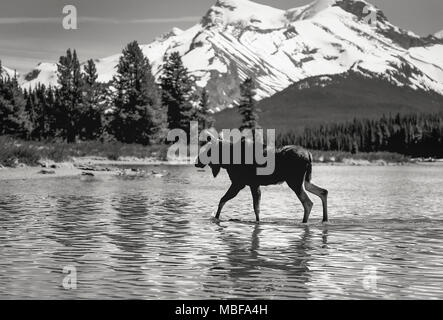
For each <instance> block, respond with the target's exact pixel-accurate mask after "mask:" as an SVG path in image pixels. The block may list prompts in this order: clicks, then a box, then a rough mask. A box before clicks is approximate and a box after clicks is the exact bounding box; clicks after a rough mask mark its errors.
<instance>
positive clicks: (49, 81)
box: [20, 62, 57, 89]
mask: <svg viewBox="0 0 443 320" xmlns="http://www.w3.org/2000/svg"><path fill="white" fill-rule="evenodd" d="M39 83H41V84H44V85H45V86H53V87H54V86H57V64H56V63H43V62H40V63H39V64H38V65H37V67H35V69H33V70H32V71H31V72H29V73H27V74H26V75H22V76H21V77H20V84H21V86H22V87H23V88H24V89H27V88H29V87H31V88H34V87H35V86H36V85H37V84H39Z"/></svg>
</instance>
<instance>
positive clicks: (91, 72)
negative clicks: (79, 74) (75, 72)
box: [80, 59, 103, 140]
mask: <svg viewBox="0 0 443 320" xmlns="http://www.w3.org/2000/svg"><path fill="white" fill-rule="evenodd" d="M97 79H98V74H97V68H96V66H95V63H94V60H92V59H90V60H88V61H87V62H86V64H85V66H84V73H83V108H82V113H81V118H80V130H81V131H80V137H81V138H82V139H83V140H93V139H96V138H98V137H99V136H100V134H101V133H102V127H103V126H102V113H103V103H102V102H103V97H102V96H101V89H102V84H100V83H98V82H97Z"/></svg>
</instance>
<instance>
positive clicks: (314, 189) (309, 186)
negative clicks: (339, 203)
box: [305, 181, 328, 222]
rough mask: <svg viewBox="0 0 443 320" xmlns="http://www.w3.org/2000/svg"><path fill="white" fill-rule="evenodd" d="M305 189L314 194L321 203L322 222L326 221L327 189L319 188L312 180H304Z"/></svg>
mask: <svg viewBox="0 0 443 320" xmlns="http://www.w3.org/2000/svg"><path fill="white" fill-rule="evenodd" d="M305 187H306V190H307V191H309V192H311V193H313V194H315V195H316V196H317V197H319V198H320V199H321V202H322V204H323V222H328V190H326V189H323V188H320V187H318V186H316V185H315V184H313V183H312V182H308V181H306V182H305Z"/></svg>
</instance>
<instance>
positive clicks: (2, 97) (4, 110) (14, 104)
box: [0, 76, 30, 138]
mask: <svg viewBox="0 0 443 320" xmlns="http://www.w3.org/2000/svg"><path fill="white" fill-rule="evenodd" d="M25 106H26V101H25V98H24V95H23V91H22V89H21V88H20V87H19V85H18V82H17V77H16V76H14V77H13V78H12V79H11V78H9V77H7V78H5V77H0V135H4V134H10V135H17V136H19V137H23V138H26V137H27V136H28V135H29V130H30V122H29V120H28V117H27V114H26V110H25Z"/></svg>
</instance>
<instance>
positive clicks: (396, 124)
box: [277, 113, 443, 158]
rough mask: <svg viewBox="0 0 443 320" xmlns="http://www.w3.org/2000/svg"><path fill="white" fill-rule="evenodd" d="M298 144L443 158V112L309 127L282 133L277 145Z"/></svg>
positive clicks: (328, 148) (321, 148) (322, 147)
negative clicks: (300, 130)
mask: <svg viewBox="0 0 443 320" xmlns="http://www.w3.org/2000/svg"><path fill="white" fill-rule="evenodd" d="M288 144H297V145H301V146H304V147H306V148H308V149H313V150H322V151H345V152H351V153H354V154H355V153H358V152H378V151H386V152H396V153H400V154H404V155H409V156H413V157H436V158H443V114H442V113H436V114H425V113H421V114H410V115H400V114H397V115H394V116H393V115H389V116H386V115H385V116H383V117H381V118H380V119H377V120H371V119H354V120H353V121H350V122H345V123H333V124H325V125H320V126H318V127H316V128H305V129H304V131H303V132H302V133H301V134H298V133H295V132H287V133H284V134H279V135H278V137H277V145H280V146H281V145H288Z"/></svg>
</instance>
